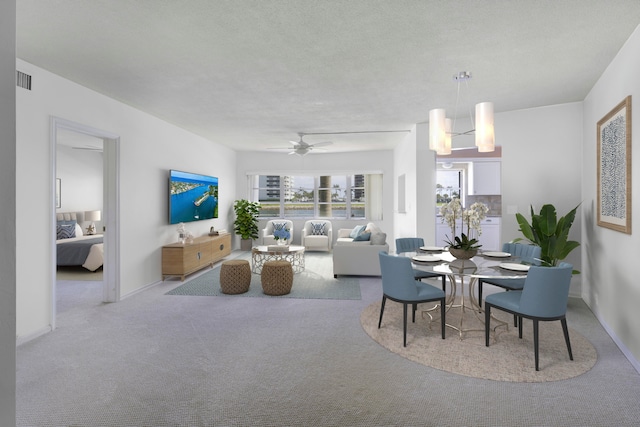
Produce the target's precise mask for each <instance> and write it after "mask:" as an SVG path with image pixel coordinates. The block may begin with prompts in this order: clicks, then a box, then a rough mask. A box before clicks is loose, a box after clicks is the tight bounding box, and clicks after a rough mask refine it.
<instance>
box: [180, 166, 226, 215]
mask: <svg viewBox="0 0 640 427" xmlns="http://www.w3.org/2000/svg"><path fill="white" fill-rule="evenodd" d="M169 187H170V193H171V195H170V198H171V201H170V203H169V204H170V207H169V209H170V222H171V224H178V223H180V222H191V221H200V220H204V219H211V218H218V178H217V177H213V176H207V175H198V174H193V173H188V172H180V171H171V177H170V180H169Z"/></svg>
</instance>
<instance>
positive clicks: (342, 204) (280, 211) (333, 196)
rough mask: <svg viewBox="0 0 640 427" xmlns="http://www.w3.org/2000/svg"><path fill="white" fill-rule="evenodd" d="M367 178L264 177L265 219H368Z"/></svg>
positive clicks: (260, 186) (260, 191)
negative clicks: (366, 209)
mask: <svg viewBox="0 0 640 427" xmlns="http://www.w3.org/2000/svg"><path fill="white" fill-rule="evenodd" d="M365 193H366V192H365V176H364V175H361V174H356V175H323V176H305V175H295V176H288V175H287V176H279V175H260V176H259V177H258V179H257V188H254V194H257V201H258V202H260V206H261V209H260V216H261V217H285V218H365Z"/></svg>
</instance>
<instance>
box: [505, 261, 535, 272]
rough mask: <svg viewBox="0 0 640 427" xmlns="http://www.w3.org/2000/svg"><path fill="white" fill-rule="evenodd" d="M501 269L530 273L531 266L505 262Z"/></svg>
mask: <svg viewBox="0 0 640 427" xmlns="http://www.w3.org/2000/svg"><path fill="white" fill-rule="evenodd" d="M499 267H500V268H504V269H505V270H510V271H529V267H530V266H529V265H525V264H516V263H513V262H503V263H501V264H500V265H499Z"/></svg>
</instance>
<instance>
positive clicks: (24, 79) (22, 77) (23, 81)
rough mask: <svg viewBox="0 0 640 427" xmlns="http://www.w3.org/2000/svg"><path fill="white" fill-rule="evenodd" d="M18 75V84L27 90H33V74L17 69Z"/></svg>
mask: <svg viewBox="0 0 640 427" xmlns="http://www.w3.org/2000/svg"><path fill="white" fill-rule="evenodd" d="M16 75H17V80H16V84H17V86H18V87H21V88H24V89H27V90H31V76H30V75H29V74H25V73H23V72H22V71H16Z"/></svg>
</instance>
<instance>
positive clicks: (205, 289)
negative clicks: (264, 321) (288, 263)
mask: <svg viewBox="0 0 640 427" xmlns="http://www.w3.org/2000/svg"><path fill="white" fill-rule="evenodd" d="M247 257H248V256H247V255H244V256H242V257H238V258H236V259H243V258H245V259H246V258H247ZM166 295H194V296H224V297H230V298H233V297H264V298H303V299H342V300H359V299H361V295H360V281H359V280H358V279H357V278H355V277H343V276H339V277H338V278H337V279H334V277H333V259H332V257H331V255H330V254H324V253H306V254H305V269H304V271H303V272H301V273H297V274H294V275H293V287H292V288H291V292H290V293H289V294H287V295H281V296H271V295H266V294H265V293H264V292H263V291H262V284H261V282H260V275H259V274H252V275H251V285H250V286H249V291H248V292H246V293H244V294H237V295H227V294H224V293H222V291H221V290H220V267H216V268H214V269H212V270H209V271H207V272H206V273H204V274H202V275H200V276H198V277H195V278H193V279H191V280H188V281H187V282H186V283H185V284H183V285H181V286H178V287H177V288H175V289H173V290H171V291H169V292H167V293H166Z"/></svg>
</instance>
